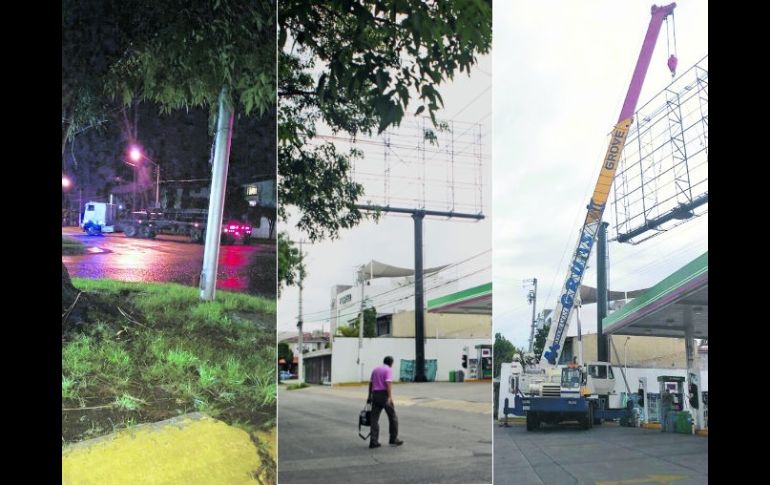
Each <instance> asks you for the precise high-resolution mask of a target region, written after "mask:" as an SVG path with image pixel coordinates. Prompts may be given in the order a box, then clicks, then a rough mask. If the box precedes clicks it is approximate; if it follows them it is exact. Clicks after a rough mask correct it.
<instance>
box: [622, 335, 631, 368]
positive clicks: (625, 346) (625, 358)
mask: <svg viewBox="0 0 770 485" xmlns="http://www.w3.org/2000/svg"><path fill="white" fill-rule="evenodd" d="M629 340H631V337H626V343H625V344H623V369H624V370H625V372H628V357H627V355H626V349H627V348H628V341H629Z"/></svg>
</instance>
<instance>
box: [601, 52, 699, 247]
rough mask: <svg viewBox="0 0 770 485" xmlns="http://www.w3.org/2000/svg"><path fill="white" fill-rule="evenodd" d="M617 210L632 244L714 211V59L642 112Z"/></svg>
mask: <svg viewBox="0 0 770 485" xmlns="http://www.w3.org/2000/svg"><path fill="white" fill-rule="evenodd" d="M613 205H614V208H615V226H614V230H615V232H616V239H617V240H618V241H619V242H628V243H631V244H638V243H640V242H643V241H646V240H647V239H650V238H651V237H655V236H657V235H659V234H662V233H663V232H665V231H668V230H670V229H672V228H674V227H676V226H678V225H680V224H683V223H685V222H687V221H688V220H691V219H693V218H694V217H699V216H701V215H703V214H705V213H706V212H708V55H707V56H705V57H703V59H701V60H700V61H698V62H697V63H696V64H695V65H693V66H692V67H691V68H690V69H688V70H687V71H685V72H684V73H682V74H681V75H680V76H679V77H678V78H676V79H675V80H674V81H673V82H672V83H671V84H669V85H668V86H667V87H666V88H665V89H663V90H662V91H660V92H659V93H658V94H656V95H655V96H653V97H652V99H650V100H649V101H648V102H647V103H646V104H645V105H644V106H642V107H641V108H640V109H639V110H638V111H637V112H636V115H635V116H634V124H633V126H632V128H631V131H630V132H629V134H628V141H627V142H626V149H625V151H624V154H623V157H622V161H621V164H620V166H619V168H618V172H617V175H616V177H615V184H614V199H613Z"/></svg>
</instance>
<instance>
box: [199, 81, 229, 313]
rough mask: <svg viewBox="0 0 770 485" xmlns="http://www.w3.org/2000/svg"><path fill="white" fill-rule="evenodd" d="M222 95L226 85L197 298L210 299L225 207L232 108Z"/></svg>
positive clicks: (211, 298)
mask: <svg viewBox="0 0 770 485" xmlns="http://www.w3.org/2000/svg"><path fill="white" fill-rule="evenodd" d="M226 96H227V88H222V92H221V93H220V94H219V118H218V120H217V138H216V147H215V148H214V163H213V164H212V165H213V166H212V167H211V194H210V197H209V215H208V220H207V222H206V247H205V249H204V250H203V268H202V269H201V286H200V290H201V291H200V298H201V300H203V301H213V300H214V297H215V295H216V287H217V268H218V266H219V243H220V237H221V236H220V233H221V231H222V212H223V211H224V209H225V189H226V185H227V165H228V163H229V160H230V142H231V139H232V133H233V108H232V106H228V105H227V102H226Z"/></svg>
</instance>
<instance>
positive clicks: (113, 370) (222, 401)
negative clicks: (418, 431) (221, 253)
mask: <svg viewBox="0 0 770 485" xmlns="http://www.w3.org/2000/svg"><path fill="white" fill-rule="evenodd" d="M72 282H73V284H74V286H75V287H77V288H78V289H80V290H83V291H85V292H93V293H99V294H100V295H101V296H102V297H103V298H105V299H106V300H107V301H108V302H110V303H112V304H114V305H116V306H117V307H118V308H119V309H120V310H121V311H122V312H123V313H124V317H122V318H119V319H117V320H119V321H114V320H116V319H115V317H105V319H104V321H94V322H89V324H90V325H89V326H87V327H86V329H85V330H80V331H77V332H73V333H71V334H67V335H65V336H64V337H63V341H62V391H61V392H62V444H63V445H64V444H67V443H70V442H76V441H81V440H84V439H88V438H93V437H96V436H101V435H104V434H108V433H111V432H113V431H115V430H117V429H121V428H126V427H130V426H132V425H135V424H140V423H147V422H156V421H160V420H163V419H167V418H170V417H173V416H177V415H179V414H184V413H188V412H193V411H202V412H205V413H207V414H208V415H210V416H212V417H214V418H217V419H221V420H223V421H225V422H227V423H229V424H232V425H235V426H238V427H240V428H243V429H245V430H247V431H249V432H250V433H251V434H252V436H257V433H260V434H261V433H262V432H264V431H266V430H269V429H271V428H273V427H274V426H275V386H276V385H275V355H276V354H275V310H276V306H275V301H274V300H268V299H264V298H259V297H254V296H250V295H245V294H239V293H229V292H224V291H218V292H217V300H216V301H214V302H205V303H204V302H200V301H199V298H198V289H197V288H192V287H186V286H181V285H177V284H161V283H127V282H119V281H113V280H93V279H82V278H73V279H72ZM110 320H113V321H110Z"/></svg>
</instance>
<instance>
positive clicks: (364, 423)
mask: <svg viewBox="0 0 770 485" xmlns="http://www.w3.org/2000/svg"><path fill="white" fill-rule="evenodd" d="M371 425H372V405H371V404H370V403H366V406H364V409H362V410H361V412H360V413H359V414H358V436H360V437H361V439H362V440H368V439H369V436H371V434H372V432H371V431H369V434H367V435H366V436H364V435H363V434H361V427H367V428H368V427H369V426H371Z"/></svg>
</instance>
